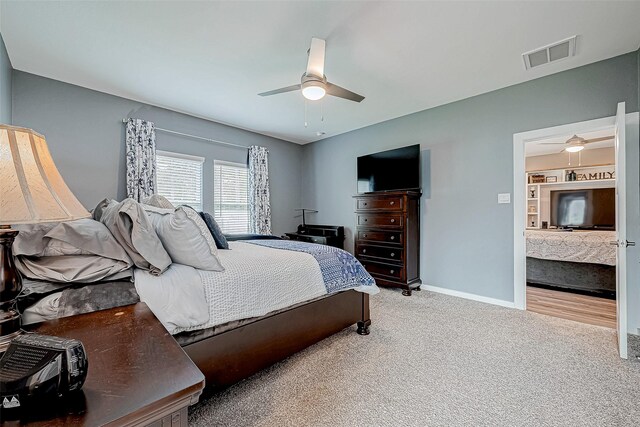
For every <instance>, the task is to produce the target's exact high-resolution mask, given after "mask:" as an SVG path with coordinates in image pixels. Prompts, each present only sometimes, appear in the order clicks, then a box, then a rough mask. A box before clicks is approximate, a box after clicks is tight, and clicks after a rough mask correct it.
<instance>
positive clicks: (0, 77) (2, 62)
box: [0, 34, 13, 124]
mask: <svg viewBox="0 0 640 427" xmlns="http://www.w3.org/2000/svg"><path fill="white" fill-rule="evenodd" d="M12 71H13V68H12V67H11V61H10V60H9V56H8V55H7V48H6V47H5V45H4V40H3V39H2V34H0V123H4V124H11V77H12Z"/></svg>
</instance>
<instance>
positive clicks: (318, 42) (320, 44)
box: [307, 37, 325, 78]
mask: <svg viewBox="0 0 640 427" xmlns="http://www.w3.org/2000/svg"><path fill="white" fill-rule="evenodd" d="M324 48H325V42H324V40H322V39H317V38H315V37H313V38H312V39H311V47H310V48H309V60H308V61H307V75H312V76H316V77H320V78H323V77H324Z"/></svg>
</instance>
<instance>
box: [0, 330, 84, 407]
mask: <svg viewBox="0 0 640 427" xmlns="http://www.w3.org/2000/svg"><path fill="white" fill-rule="evenodd" d="M88 367H89V362H88V360H87V354H86V352H85V349H84V346H83V345H82V342H80V341H78V340H74V339H66V338H59V337H53V336H47V335H38V334H24V335H21V336H19V337H17V338H15V339H14V340H13V341H12V342H11V344H10V345H9V348H8V349H7V351H6V352H5V353H4V355H3V356H2V359H0V408H1V409H2V410H11V409H16V408H21V407H24V405H25V403H26V402H30V401H33V400H38V399H41V398H46V399H48V398H51V397H61V396H64V395H66V394H68V393H69V392H72V391H77V390H80V389H81V388H82V385H83V384H84V381H85V379H86V378H87V372H88Z"/></svg>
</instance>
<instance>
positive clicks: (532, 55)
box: [522, 36, 577, 70]
mask: <svg viewBox="0 0 640 427" xmlns="http://www.w3.org/2000/svg"><path fill="white" fill-rule="evenodd" d="M576 38H577V36H573V37H569V38H568V39H565V40H561V41H559V42H556V43H551V44H549V45H547V46H543V47H541V48H538V49H534V50H531V51H529V52H525V53H523V54H522V59H523V60H524V68H525V69H527V70H529V69H531V68H533V67H538V66H540V65H544V64H548V63H550V62H556V61H560V60H563V59H566V58H569V57H570V56H575V54H576Z"/></svg>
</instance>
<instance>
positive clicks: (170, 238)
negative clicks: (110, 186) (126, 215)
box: [142, 205, 224, 271]
mask: <svg viewBox="0 0 640 427" xmlns="http://www.w3.org/2000/svg"><path fill="white" fill-rule="evenodd" d="M142 206H143V207H144V209H145V211H146V212H147V215H148V217H149V221H150V222H151V224H153V227H154V228H155V231H156V233H157V234H158V237H159V238H160V241H162V245H163V246H164V248H165V249H166V250H167V252H168V253H169V255H170V256H171V259H172V260H173V262H175V263H178V264H183V265H188V266H191V267H193V268H197V269H199V270H207V271H224V267H223V266H222V264H221V263H220V260H219V259H218V248H217V247H216V243H215V242H214V240H213V237H212V236H211V233H210V232H209V229H208V228H207V225H206V224H205V223H204V221H203V220H202V218H200V215H198V212H196V211H195V210H193V209H192V208H190V207H188V206H180V207H178V208H176V209H161V208H156V207H153V206H146V205H142Z"/></svg>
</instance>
